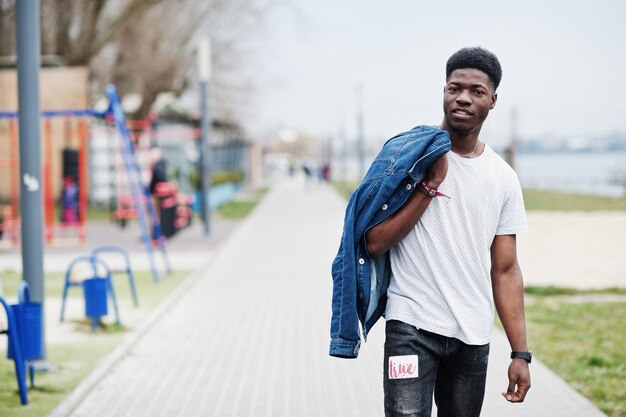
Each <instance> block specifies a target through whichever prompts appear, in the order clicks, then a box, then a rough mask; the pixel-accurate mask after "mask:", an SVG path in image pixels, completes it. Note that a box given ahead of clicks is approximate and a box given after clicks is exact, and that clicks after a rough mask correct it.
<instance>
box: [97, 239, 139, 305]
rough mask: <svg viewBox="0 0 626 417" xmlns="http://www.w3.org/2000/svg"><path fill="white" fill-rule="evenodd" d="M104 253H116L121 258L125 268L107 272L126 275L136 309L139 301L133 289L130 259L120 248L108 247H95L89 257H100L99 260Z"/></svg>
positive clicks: (133, 281)
mask: <svg viewBox="0 0 626 417" xmlns="http://www.w3.org/2000/svg"><path fill="white" fill-rule="evenodd" d="M105 253H109V254H110V253H117V254H119V255H121V256H122V259H123V260H124V265H125V266H124V267H123V268H117V269H113V268H109V270H110V271H111V274H118V273H121V274H126V275H127V277H128V283H129V284H130V292H131V294H132V296H133V304H134V305H135V307H137V306H138V305H139V300H138V299H137V289H136V287H135V275H134V274H133V270H132V268H131V267H130V257H129V256H128V252H127V251H126V249H124V248H122V247H121V246H114V245H108V246H99V247H97V248H96V249H94V250H93V252H91V256H100V258H102V255H103V254H105Z"/></svg>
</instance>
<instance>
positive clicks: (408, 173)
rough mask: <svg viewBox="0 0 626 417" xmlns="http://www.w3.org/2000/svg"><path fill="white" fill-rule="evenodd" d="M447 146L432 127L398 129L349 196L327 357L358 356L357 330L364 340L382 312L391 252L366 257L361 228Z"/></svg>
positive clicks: (335, 268)
mask: <svg viewBox="0 0 626 417" xmlns="http://www.w3.org/2000/svg"><path fill="white" fill-rule="evenodd" d="M449 150H450V137H449V135H448V132H446V131H444V130H441V129H439V128H437V127H435V126H417V127H415V128H413V129H411V130H409V131H408V132H404V133H400V134H399V135H396V136H394V137H393V138H391V139H389V140H388V141H387V143H385V145H384V146H383V148H382V150H381V151H380V153H379V154H378V156H377V157H376V159H375V160H374V162H372V165H371V166H370V168H369V170H368V171H367V174H366V175H365V178H364V179H363V182H362V183H361V185H359V187H358V188H357V189H356V190H355V191H354V193H353V194H352V196H351V197H350V201H349V202H348V207H347V209H346V215H345V219H344V227H343V235H342V237H341V244H340V246H339V251H338V253H337V256H336V257H335V260H334V261H333V265H332V276H333V301H332V319H331V325H330V337H331V341H330V355H331V356H337V357H344V358H356V357H357V355H358V354H359V347H360V345H361V337H360V334H361V333H362V334H363V338H364V339H366V338H367V333H368V332H369V330H370V329H371V328H372V326H373V325H374V323H376V322H377V321H378V319H379V318H380V317H381V316H382V315H383V313H384V311H385V305H386V303H387V287H388V286H389V278H390V272H391V271H390V264H389V253H386V254H385V255H384V256H382V257H380V258H379V259H372V258H370V256H369V254H368V253H367V246H366V242H365V232H366V231H367V230H368V229H369V228H371V227H373V226H375V225H377V224H378V223H380V222H381V221H383V220H384V219H386V218H387V217H388V216H390V215H392V214H393V213H395V212H396V211H397V210H398V209H399V208H400V207H402V205H403V204H404V203H405V202H406V201H407V199H408V198H409V196H410V195H411V193H412V192H413V189H414V188H415V186H416V185H417V184H418V183H419V182H421V181H422V179H423V177H424V174H425V171H426V169H427V168H428V167H429V166H430V165H431V164H432V163H433V162H434V161H435V160H436V159H437V158H439V157H440V156H441V155H443V154H445V153H447V152H448V151H449ZM360 326H361V327H360Z"/></svg>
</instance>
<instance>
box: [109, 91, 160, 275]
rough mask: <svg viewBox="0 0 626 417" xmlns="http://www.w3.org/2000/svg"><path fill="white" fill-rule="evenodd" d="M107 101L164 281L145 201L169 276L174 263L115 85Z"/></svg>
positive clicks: (141, 218) (145, 233)
mask: <svg viewBox="0 0 626 417" xmlns="http://www.w3.org/2000/svg"><path fill="white" fill-rule="evenodd" d="M106 93H107V97H108V98H109V112H111V113H112V114H113V120H114V121H115V126H116V127H117V130H118V132H119V134H120V137H121V139H122V156H123V158H124V166H125V168H126V174H127V175H128V178H129V180H130V184H131V190H132V196H133V202H134V204H135V209H136V211H137V218H138V220H139V226H140V228H141V234H142V237H143V242H144V246H145V248H146V251H147V252H148V257H149V259H150V267H151V269H152V277H153V278H154V280H155V281H156V282H160V281H161V276H160V275H159V272H158V270H157V268H156V265H155V262H154V255H153V253H152V238H151V236H150V229H149V226H148V221H147V220H146V216H145V214H144V211H143V204H142V201H145V206H146V209H147V211H148V215H149V216H150V219H151V223H152V230H154V234H155V236H154V240H155V242H157V244H158V246H159V249H160V250H161V253H162V255H163V261H164V263H165V270H166V273H167V274H170V273H171V272H172V268H171V266H170V261H169V259H168V256H167V250H166V249H165V238H164V237H163V235H162V233H161V225H160V224H159V221H158V219H157V216H156V211H155V209H154V206H153V205H152V199H151V198H150V193H149V191H148V187H146V186H145V184H143V178H142V175H141V167H140V166H139V163H138V162H137V155H136V154H135V146H134V144H133V141H132V139H131V137H130V132H129V130H128V127H127V126H126V117H125V116H124V112H123V111H122V106H121V104H120V100H119V97H118V96H117V90H116V89H115V86H114V85H111V84H110V85H108V86H107V88H106Z"/></svg>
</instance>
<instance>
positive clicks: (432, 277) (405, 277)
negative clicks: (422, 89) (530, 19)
mask: <svg viewBox="0 0 626 417" xmlns="http://www.w3.org/2000/svg"><path fill="white" fill-rule="evenodd" d="M501 76H502V70H501V66H500V63H499V61H498V59H497V57H496V56H495V55H494V54H492V53H491V52H489V51H487V50H485V49H483V48H479V47H475V48H464V49H461V50H459V51H458V52H456V53H454V54H453V55H452V56H451V57H450V58H449V60H448V61H447V65H446V85H445V87H444V91H443V110H444V116H443V122H442V123H441V124H440V126H438V127H435V126H418V127H416V128H414V129H412V130H411V131H408V132H405V133H402V134H400V135H397V136H396V137H394V138H392V139H391V140H390V141H388V142H387V144H385V146H384V147H383V149H382V150H381V153H380V154H379V156H378V157H377V158H376V160H375V162H374V163H373V164H372V167H371V168H370V171H369V172H368V174H367V176H366V178H365V179H364V180H363V183H362V184H361V185H360V186H359V188H358V189H357V190H356V191H355V192H354V194H353V196H352V197H351V200H350V203H349V204H348V209H347V211H346V220H345V224H344V234H343V237H342V242H341V246H340V250H339V253H338V255H337V257H336V259H335V261H334V263H333V281H334V291H333V318H332V322H331V348H330V354H331V355H334V356H340V357H356V356H357V354H358V349H359V346H360V337H359V332H360V331H361V332H362V333H363V335H364V336H367V332H368V331H369V329H371V327H372V326H373V325H374V323H375V322H376V320H377V319H378V318H380V317H381V315H382V314H383V313H384V315H385V319H386V330H385V334H386V340H385V354H384V383H383V386H384V394H385V399H384V403H385V415H386V416H398V415H411V416H422V417H426V416H428V417H430V415H431V409H432V398H433V395H434V399H435V403H436V405H437V409H438V412H437V413H438V414H437V415H438V416H439V417H472V416H475V417H478V416H479V415H480V410H481V407H482V402H483V397H484V391H485V380H486V375H487V361H488V357H489V341H490V337H491V329H492V326H493V321H494V306H495V308H496V309H497V312H498V315H499V317H500V320H501V322H502V324H503V326H504V330H505V332H506V334H507V337H508V339H509V343H510V345H511V350H512V353H511V363H510V365H509V368H508V381H509V383H508V386H507V388H506V391H505V392H503V394H502V395H503V396H504V398H505V399H506V400H508V401H510V402H522V401H523V400H524V398H525V396H526V393H527V391H528V389H529V388H530V373H529V366H528V364H529V363H530V361H531V356H532V355H531V353H530V352H529V351H528V348H527V344H526V328H525V319H524V300H523V281H522V274H521V270H520V267H519V264H518V261H517V255H516V235H517V234H518V233H520V232H523V231H525V230H526V214H525V211H524V204H523V198H522V192H521V187H520V184H519V181H518V179H517V176H516V174H515V172H514V171H513V170H512V169H511V168H510V166H509V165H507V164H506V162H504V160H502V158H500V157H499V156H498V155H497V154H496V153H495V152H494V151H493V149H492V148H491V147H490V146H489V145H487V144H486V143H485V142H484V141H482V140H481V138H480V132H481V129H482V126H483V123H484V121H485V119H486V118H487V116H488V114H489V112H490V111H491V110H492V109H493V108H494V107H495V105H496V101H497V93H496V89H497V88H498V85H499V83H500V79H501ZM372 286H373V287H372ZM359 320H360V322H361V325H362V327H359Z"/></svg>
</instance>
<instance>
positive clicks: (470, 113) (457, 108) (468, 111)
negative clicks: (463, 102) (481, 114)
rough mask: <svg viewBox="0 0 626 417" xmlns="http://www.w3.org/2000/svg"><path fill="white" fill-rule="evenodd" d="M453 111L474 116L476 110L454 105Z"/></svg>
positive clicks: (461, 114)
mask: <svg viewBox="0 0 626 417" xmlns="http://www.w3.org/2000/svg"><path fill="white" fill-rule="evenodd" d="M451 113H453V114H457V115H460V116H473V115H474V112H472V111H470V110H468V109H465V108H462V107H453V108H452V110H451Z"/></svg>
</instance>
